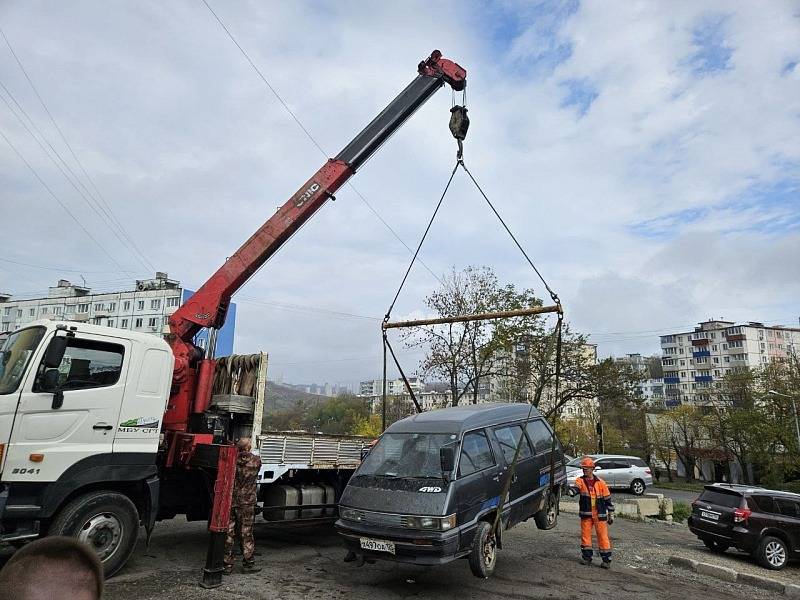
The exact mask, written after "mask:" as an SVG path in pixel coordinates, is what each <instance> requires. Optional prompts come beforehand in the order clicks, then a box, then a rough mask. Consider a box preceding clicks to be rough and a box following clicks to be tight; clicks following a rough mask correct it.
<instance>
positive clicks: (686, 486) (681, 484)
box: [653, 481, 706, 492]
mask: <svg viewBox="0 0 800 600" xmlns="http://www.w3.org/2000/svg"><path fill="white" fill-rule="evenodd" d="M705 485H706V484H705V483H703V482H700V481H693V482H691V483H687V482H685V481H661V482H660V483H656V484H654V485H653V487H657V488H662V489H665V490H682V491H685V492H702V491H703V487H704V486H705Z"/></svg>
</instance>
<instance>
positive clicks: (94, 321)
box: [92, 317, 103, 325]
mask: <svg viewBox="0 0 800 600" xmlns="http://www.w3.org/2000/svg"><path fill="white" fill-rule="evenodd" d="M102 320H103V319H102V318H101V317H95V318H94V319H92V324H93V325H101V324H102V323H101V322H102Z"/></svg>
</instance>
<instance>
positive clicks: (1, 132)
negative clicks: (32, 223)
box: [0, 130, 127, 273]
mask: <svg viewBox="0 0 800 600" xmlns="http://www.w3.org/2000/svg"><path fill="white" fill-rule="evenodd" d="M0 136H2V138H3V139H4V140H5V142H6V144H8V145H9V147H10V148H11V149H12V150H13V151H14V153H15V154H16V155H17V156H18V157H19V159H20V160H21V161H22V162H24V163H25V166H26V167H28V170H29V171H30V172H31V173H33V176H34V177H36V179H38V180H39V183H41V184H42V186H43V187H44V189H46V190H47V192H48V193H49V194H50V195H51V196H52V197H53V199H54V200H55V201H56V202H58V204H59V206H61V208H62V209H64V212H66V213H67V214H68V215H69V216H70V218H71V219H72V220H73V221H75V224H76V225H77V226H78V227H80V228H81V230H82V231H83V232H84V233H85V234H86V236H87V237H88V238H89V239H90V240H92V241H93V242H94V243H95V244H96V245H97V247H98V248H100V250H102V251H103V254H105V255H106V256H107V257H108V258H109V260H110V261H111V262H112V263H114V266H116V267H117V268H118V269H119V270H120V271H122V272H123V273H125V272H127V271H126V270H125V269H124V268H122V265H120V264H119V263H118V262H117V260H116V259H115V258H114V257H113V256H111V254H109V253H108V250H106V249H105V248H104V247H103V245H102V244H101V243H100V242H98V241H97V239H96V238H95V237H94V236H93V235H92V234H91V233H89V230H88V229H86V227H84V226H83V223H81V222H80V221H79V220H78V219H77V217H75V215H74V214H73V213H72V211H71V210H70V209H69V208H68V207H67V205H66V204H64V203H63V202H62V201H61V198H59V197H58V196H56V194H55V192H53V190H51V189H50V186H48V185H47V183H45V181H44V179H42V178H41V177H40V176H39V173H37V172H36V169H34V168H33V166H31V164H30V163H29V162H28V161H27V160H26V159H25V157H24V156H23V155H22V153H20V151H19V150H17V148H16V146H14V144H12V143H11V140H10V139H8V137H6V134H5V133H3V131H2V130H0Z"/></svg>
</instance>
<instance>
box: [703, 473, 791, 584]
mask: <svg viewBox="0 0 800 600" xmlns="http://www.w3.org/2000/svg"><path fill="white" fill-rule="evenodd" d="M689 529H690V530H691V531H692V533H694V534H695V535H696V536H697V537H698V538H700V540H701V541H702V542H703V543H704V544H705V545H706V546H707V547H708V548H710V549H711V550H714V551H716V552H725V550H727V549H728V548H730V547H731V546H733V547H735V548H738V549H739V550H742V551H744V552H748V553H750V554H752V556H753V557H754V558H755V559H756V560H757V561H758V562H759V563H760V564H761V565H762V566H764V567H766V568H767V569H774V570H778V569H782V568H783V567H785V566H786V564H787V563H788V562H789V559H790V558H792V557H799V556H800V494H792V493H789V492H778V491H775V490H767V489H764V488H759V487H752V486H746V485H732V484H714V485H707V486H705V489H704V490H703V493H702V494H700V497H699V498H698V499H697V500H695V501H694V502H692V516H690V517H689Z"/></svg>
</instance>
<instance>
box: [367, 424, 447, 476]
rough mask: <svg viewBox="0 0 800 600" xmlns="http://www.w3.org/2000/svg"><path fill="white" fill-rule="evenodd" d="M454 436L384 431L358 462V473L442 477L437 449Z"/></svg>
mask: <svg viewBox="0 0 800 600" xmlns="http://www.w3.org/2000/svg"><path fill="white" fill-rule="evenodd" d="M457 439H458V436H457V435H455V434H450V433H385V434H383V435H382V436H381V438H380V440H378V443H377V444H375V447H374V448H372V450H371V451H370V453H369V454H368V455H367V457H366V458H365V459H364V462H362V463H361V466H360V467H359V469H358V473H357V474H358V475H373V476H379V477H401V478H403V477H404V478H419V479H429V478H437V479H441V478H442V467H441V461H440V459H439V449H440V448H441V447H442V446H444V445H445V444H451V443H453V442H455V441H456V440H457Z"/></svg>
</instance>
